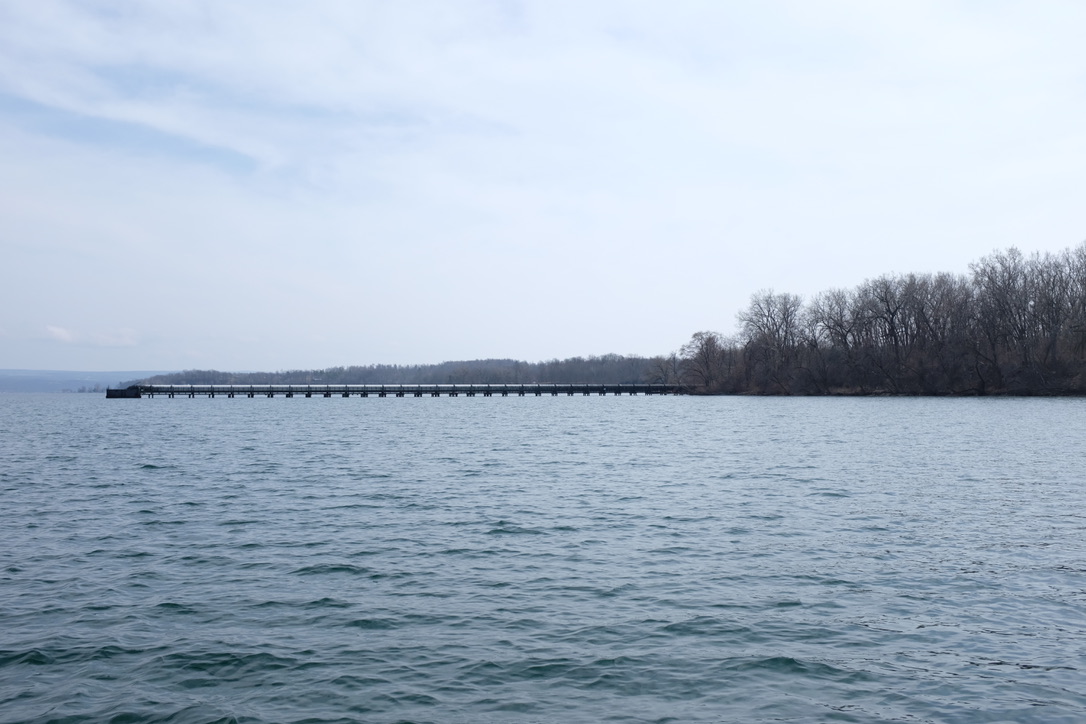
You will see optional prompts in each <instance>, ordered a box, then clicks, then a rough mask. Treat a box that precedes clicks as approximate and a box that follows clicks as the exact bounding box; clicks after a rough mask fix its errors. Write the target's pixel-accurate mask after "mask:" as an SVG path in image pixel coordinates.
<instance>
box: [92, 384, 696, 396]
mask: <svg viewBox="0 0 1086 724" xmlns="http://www.w3.org/2000/svg"><path fill="white" fill-rule="evenodd" d="M681 394H684V390H683V388H682V387H681V386H680V385H649V384H634V383H629V384H614V385H602V384H561V383H531V384H493V385H488V384H482V385H479V384H444V385H131V386H130V387H126V388H123V389H116V390H113V389H110V390H106V397H107V398H110V399H133V398H141V397H156V396H162V397H171V398H172V397H543V396H544V395H550V396H552V397H557V396H559V395H566V396H569V397H572V396H574V395H583V396H588V395H681Z"/></svg>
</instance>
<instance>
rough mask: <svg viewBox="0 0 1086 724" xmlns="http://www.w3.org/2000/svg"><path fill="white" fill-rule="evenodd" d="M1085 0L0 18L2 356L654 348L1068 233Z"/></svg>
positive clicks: (257, 366)
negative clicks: (867, 283)
mask: <svg viewBox="0 0 1086 724" xmlns="http://www.w3.org/2000/svg"><path fill="white" fill-rule="evenodd" d="M1083 28H1086V4H1084V3H1081V2H1077V1H1068V2H1058V1H1048V0H1038V1H1037V2H1032V3H1021V2H1004V1H1002V0H984V1H981V0H970V1H962V0H940V1H938V2H936V1H927V0H909V1H908V2H904V1H902V2H869V1H868V0H824V1H819V0H796V1H788V0H766V1H765V2H757V3H753V2H728V1H726V0H720V1H712V2H709V1H707V2H694V1H687V0H673V1H672V2H667V3H664V2H643V1H640V0H622V1H617V0H614V1H613V0H596V1H594V2H584V1H583V0H578V1H577V2H573V1H569V2H567V1H565V0H539V1H534V0H526V1H523V2H520V1H513V0H457V1H456V2H450V1H449V0H433V1H427V0H417V1H409V2H385V1H380V2H376V1H369V0H343V1H338V0H308V1H307V2H304V3H299V2H286V1H285V0H231V1H230V2H221V1H220V0H203V1H202V0H154V1H153V2H152V1H150V0H147V1H145V2H139V1H135V0H112V1H110V2H104V1H100V0H70V1H66V0H33V2H27V1H24V0H0V159H2V162H0V263H2V269H3V272H2V277H0V368H5V369H58V370H64V369H67V370H130V369H157V370H180V369H193V368H213V369H220V370H285V369H297V368H324V367H330V366H336V365H352V364H359V365H365V364H375V363H390V364H421V363H432V362H440V361H443V360H459V359H479V358H516V359H523V360H528V361H538V360H544V359H553V358H565V357H571V356H588V355H597V354H606V353H618V354H638V355H656V354H668V353H670V352H672V351H674V350H677V349H678V348H679V347H680V346H681V345H682V344H683V343H684V342H686V341H687V340H688V339H689V338H690V336H691V335H692V334H693V333H694V332H697V331H700V330H715V331H719V332H722V333H725V334H729V333H732V332H733V331H734V330H735V328H736V322H735V319H736V314H737V313H738V312H739V311H740V310H742V309H743V308H744V307H745V306H746V304H747V303H748V301H749V299H750V297H751V295H752V294H754V293H755V292H758V291H760V290H764V289H773V290H776V291H779V292H790V293H793V294H799V295H801V296H803V297H804V298H806V299H809V298H811V297H812V296H813V295H815V294H817V293H818V292H820V291H823V290H827V289H830V288H837V287H844V288H851V287H855V286H856V285H858V284H860V283H862V282H863V281H864V280H865V279H868V278H873V277H876V276H879V275H882V274H889V273H909V272H939V271H949V272H959V273H967V272H968V267H969V263H970V262H972V261H975V260H977V259H979V258H980V257H982V256H984V255H986V254H989V253H991V252H993V251H995V250H999V249H1005V248H1007V247H1010V246H1015V247H1017V248H1019V249H1021V250H1022V251H1023V252H1026V253H1030V252H1034V251H1041V252H1043V251H1059V250H1061V249H1064V248H1067V247H1072V246H1077V245H1078V244H1079V243H1081V242H1082V241H1083V240H1084V239H1086V193H1084V190H1086V189H1084V185H1086V176H1084V169H1086V44H1084V43H1083V42H1082V29H1083Z"/></svg>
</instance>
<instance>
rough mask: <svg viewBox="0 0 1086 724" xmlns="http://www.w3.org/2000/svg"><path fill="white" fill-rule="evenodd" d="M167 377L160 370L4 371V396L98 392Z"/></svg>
mask: <svg viewBox="0 0 1086 724" xmlns="http://www.w3.org/2000/svg"><path fill="white" fill-rule="evenodd" d="M159 374H166V373H164V372H161V371H157V370H121V371H116V372H84V371H78V370H0V393H2V392H79V391H83V392H94V391H96V390H95V386H97V389H98V390H104V389H105V388H106V387H117V386H118V385H120V384H121V383H122V382H124V381H125V380H130V379H133V378H142V377H150V376H153V375H159Z"/></svg>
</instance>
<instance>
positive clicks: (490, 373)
mask: <svg viewBox="0 0 1086 724" xmlns="http://www.w3.org/2000/svg"><path fill="white" fill-rule="evenodd" d="M657 359H659V358H656V359H650V358H647V357H637V356H623V355H617V354H607V355H601V356H598V357H571V358H569V359H564V360H557V359H554V360H548V361H546V362H521V361H518V360H512V359H485V360H470V361H460V362H442V363H440V364H430V365H366V366H351V367H329V368H328V369H323V370H288V371H283V372H219V371H217V370H185V371H184V372H176V373H172V374H167V375H156V376H154V377H149V378H146V379H144V380H134V381H132V382H131V383H127V384H134V383H135V382H142V383H145V384H157V385H169V384H175V385H178V384H192V385H257V384H279V385H288V384H295V385H306V384H330V385H335V384H340V385H351V384H353V385H364V384H374V385H380V384H393V385H400V384H402V385H409V384H410V385H429V384H460V383H464V384H466V383H477V384H488V383H489V384H516V383H521V382H524V383H534V382H558V383H576V382H585V383H591V384H618V383H629V382H642V381H644V380H645V379H647V378H648V377H650V376H651V373H650V370H651V369H652V368H653V367H654V365H655V363H656V361H657Z"/></svg>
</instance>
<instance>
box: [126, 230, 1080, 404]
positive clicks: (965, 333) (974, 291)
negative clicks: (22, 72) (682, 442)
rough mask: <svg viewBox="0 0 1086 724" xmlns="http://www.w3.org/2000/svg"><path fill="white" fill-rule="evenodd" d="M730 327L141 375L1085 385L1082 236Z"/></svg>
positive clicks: (230, 379)
mask: <svg viewBox="0 0 1086 724" xmlns="http://www.w3.org/2000/svg"><path fill="white" fill-rule="evenodd" d="M737 322H738V325H737V326H738V329H737V331H736V332H735V333H733V334H731V335H724V334H721V333H719V332H713V331H703V332H697V333H695V334H694V335H693V336H692V337H691V338H690V340H689V341H688V342H687V343H686V344H684V345H683V346H682V347H681V348H680V349H679V350H678V351H676V352H673V353H671V354H669V355H661V356H655V357H641V356H636V355H629V356H624V355H616V354H610V355H602V356H594V357H571V358H568V359H564V360H557V359H554V360H549V361H544V362H522V361H518V360H512V359H486V360H470V361H455V362H442V363H440V364H432V365H369V366H352V367H332V368H327V369H323V370H291V371H281V372H250V373H231V372H218V371H215V370H187V371H185V372H179V373H174V374H168V375H156V376H154V377H150V378H146V379H142V380H132V381H131V383H133V384H135V383H142V384H235V385H239V384H450V383H451V384H456V383H476V384H521V383H560V384H573V383H582V384H633V383H649V384H665V385H681V386H682V387H683V388H684V389H685V390H686V391H687V392H688V393H689V394H702V395H713V394H715V395H720V394H728V395H826V396H878V395H892V396H958V397H965V396H1031V397H1036V396H1047V397H1075V396H1082V395H1086V242H1084V243H1082V244H1080V245H1079V246H1078V247H1075V248H1073V249H1066V250H1064V251H1062V252H1058V253H1048V252H1046V253H1043V254H1041V253H1036V254H1033V255H1030V256H1028V257H1027V256H1025V255H1023V254H1022V253H1021V252H1020V251H1018V250H1017V249H1014V248H1011V249H1007V250H1005V251H997V252H994V253H992V254H990V255H988V256H985V257H983V258H981V259H980V260H979V261H977V262H974V263H972V264H970V266H969V273H968V274H952V273H938V274H889V275H883V276H880V277H877V278H875V279H868V280H866V281H864V282H863V283H862V284H860V285H858V286H856V287H855V288H853V289H831V290H827V291H824V292H821V293H819V294H817V295H815V296H814V297H813V298H812V299H810V300H809V301H805V300H803V299H801V298H800V297H798V296H796V295H794V294H789V293H778V292H774V291H773V290H763V291H759V292H757V293H755V294H754V295H752V297H751V301H750V304H749V306H748V307H747V308H746V309H744V310H743V311H741V312H740V313H739V314H738V315H737Z"/></svg>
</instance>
